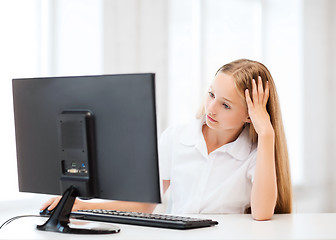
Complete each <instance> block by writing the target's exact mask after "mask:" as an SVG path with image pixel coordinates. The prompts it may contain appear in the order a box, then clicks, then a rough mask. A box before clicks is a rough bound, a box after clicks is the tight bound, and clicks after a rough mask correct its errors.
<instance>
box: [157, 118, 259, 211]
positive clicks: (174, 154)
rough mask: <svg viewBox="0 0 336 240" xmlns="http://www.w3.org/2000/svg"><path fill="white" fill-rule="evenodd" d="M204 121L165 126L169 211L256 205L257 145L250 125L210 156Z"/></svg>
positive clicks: (162, 150) (162, 144)
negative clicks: (253, 196)
mask: <svg viewBox="0 0 336 240" xmlns="http://www.w3.org/2000/svg"><path fill="white" fill-rule="evenodd" d="M203 124H204V122H202V121H201V120H195V121H194V122H192V123H191V124H189V125H183V126H182V125H181V126H176V127H171V128H168V129H167V130H165V131H164V132H163V133H162V135H161V138H160V141H159V159H160V175H161V179H162V180H170V187H169V188H170V199H169V201H168V209H167V212H168V213H172V214H184V213H244V211H245V210H246V209H247V208H248V207H250V195H251V189H252V181H253V177H254V171H255V166H256V154H257V149H256V146H255V145H252V143H251V141H250V139H249V135H248V128H245V129H244V130H243V131H242V133H241V134H240V135H239V137H238V138H237V139H236V140H235V141H234V142H231V143H228V144H225V145H223V146H222V147H220V148H218V149H216V150H215V151H213V152H211V153H210V154H208V151H207V147H206V143H205V140H204V137H203V133H202V125H203Z"/></svg>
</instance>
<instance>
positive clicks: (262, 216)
mask: <svg viewBox="0 0 336 240" xmlns="http://www.w3.org/2000/svg"><path fill="white" fill-rule="evenodd" d="M273 214H274V209H272V210H260V211H252V218H253V219H254V220H256V221H267V220H271V218H272V217H273Z"/></svg>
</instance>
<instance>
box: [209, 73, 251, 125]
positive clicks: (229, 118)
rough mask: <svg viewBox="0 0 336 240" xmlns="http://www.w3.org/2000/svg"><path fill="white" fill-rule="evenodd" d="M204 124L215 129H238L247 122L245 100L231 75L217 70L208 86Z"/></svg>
mask: <svg viewBox="0 0 336 240" xmlns="http://www.w3.org/2000/svg"><path fill="white" fill-rule="evenodd" d="M205 113H206V124H207V126H208V127H209V128H211V129H215V130H237V131H239V130H240V129H241V128H242V127H243V125H244V124H245V123H246V122H249V118H248V113H247V106H246V102H245V100H244V99H243V98H242V97H241V96H240V95H239V94H238V92H237V89H236V87H235V85H234V80H233V78H232V76H230V75H228V74H225V73H222V72H219V73H217V75H216V77H215V79H214V80H213V82H212V84H211V85H210V87H209V91H208V95H207V98H206V103H205Z"/></svg>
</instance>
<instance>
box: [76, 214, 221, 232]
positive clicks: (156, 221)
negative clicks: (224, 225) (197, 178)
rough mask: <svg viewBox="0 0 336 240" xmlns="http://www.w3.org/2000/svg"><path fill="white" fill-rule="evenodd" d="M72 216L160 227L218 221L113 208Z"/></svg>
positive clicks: (198, 225) (203, 225) (188, 226)
mask: <svg viewBox="0 0 336 240" xmlns="http://www.w3.org/2000/svg"><path fill="white" fill-rule="evenodd" d="M71 217H72V218H76V219H83V220H91V221H101V222H110V223H122V224H132V225H141V226H148V227H162V228H172V229H191V228H201V227H210V226H214V225H217V224H218V222H216V221H212V220H211V219H200V218H190V217H179V216H172V215H161V214H148V213H137V212H122V211H114V210H79V211H76V212H72V213H71Z"/></svg>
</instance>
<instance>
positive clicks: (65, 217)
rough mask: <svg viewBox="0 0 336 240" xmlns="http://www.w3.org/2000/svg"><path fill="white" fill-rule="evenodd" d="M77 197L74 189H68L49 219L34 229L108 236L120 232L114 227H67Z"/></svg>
mask: <svg viewBox="0 0 336 240" xmlns="http://www.w3.org/2000/svg"><path fill="white" fill-rule="evenodd" d="M77 196H78V194H77V190H76V188H75V187H73V186H71V187H69V188H68V189H67V190H66V191H65V192H64V194H63V196H62V198H61V200H60V202H59V203H58V205H57V206H56V208H55V209H54V211H53V212H52V214H51V216H50V217H49V219H48V220H47V221H46V222H45V223H44V224H43V225H38V226H36V228H37V229H38V230H42V231H52V232H60V233H74V234H109V233H118V232H120V228H116V227H113V229H83V228H71V227H69V225H68V224H69V223H70V219H69V218H70V213H71V210H72V207H73V204H74V202H75V200H76V197H77Z"/></svg>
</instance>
